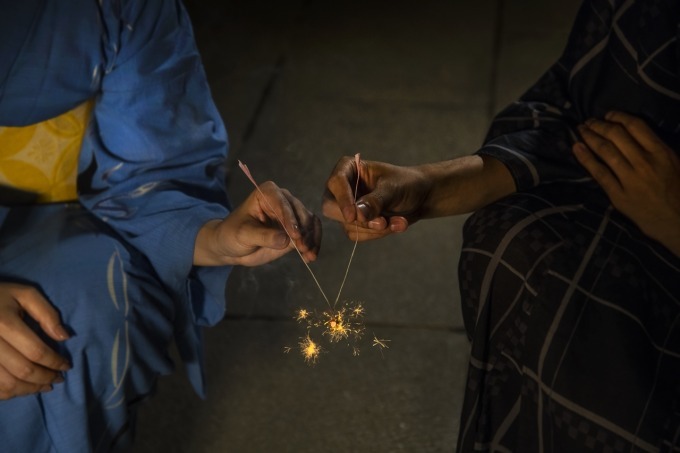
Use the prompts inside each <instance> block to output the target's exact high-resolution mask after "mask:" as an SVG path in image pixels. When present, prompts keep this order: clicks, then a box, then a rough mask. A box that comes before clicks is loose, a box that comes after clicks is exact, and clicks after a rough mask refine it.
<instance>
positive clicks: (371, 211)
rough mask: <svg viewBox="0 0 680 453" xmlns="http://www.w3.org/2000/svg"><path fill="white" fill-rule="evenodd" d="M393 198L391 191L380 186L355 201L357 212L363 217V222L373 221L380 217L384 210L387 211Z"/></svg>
mask: <svg viewBox="0 0 680 453" xmlns="http://www.w3.org/2000/svg"><path fill="white" fill-rule="evenodd" d="M392 198H393V194H392V193H391V191H390V190H389V189H388V188H386V187H384V186H381V185H378V186H377V187H376V188H375V190H373V191H372V192H370V193H368V194H366V195H364V196H363V197H361V198H359V199H358V200H357V211H359V213H360V216H363V219H361V220H363V221H369V220H373V219H375V218H377V217H380V216H381V215H382V213H383V211H384V210H386V209H387V210H389V205H390V203H391V200H392Z"/></svg>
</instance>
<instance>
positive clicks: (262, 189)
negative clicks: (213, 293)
mask: <svg viewBox="0 0 680 453" xmlns="http://www.w3.org/2000/svg"><path fill="white" fill-rule="evenodd" d="M320 244H321V221H320V220H319V218H318V217H316V216H315V215H314V214H312V213H311V212H310V211H309V210H307V209H306V208H305V206H304V205H303V204H302V202H300V201H299V200H298V199H297V198H295V197H294V196H293V195H292V194H291V193H290V192H288V191H287V190H285V189H281V188H279V187H278V186H277V185H276V184H274V183H273V182H271V181H269V182H266V183H264V184H261V185H260V186H259V187H258V189H257V190H254V191H253V192H252V193H251V194H250V195H249V196H248V198H247V199H246V200H245V201H244V202H243V203H242V204H241V205H240V206H238V207H237V208H236V209H234V210H233V211H232V212H231V213H230V214H229V215H228V216H227V217H226V218H225V219H223V220H213V221H210V222H208V223H206V224H205V225H204V226H203V228H202V229H201V230H200V232H199V234H198V237H197V239H196V247H195V249H194V264H196V265H203V266H210V265H226V264H232V265H242V266H258V265H261V264H265V263H268V262H270V261H273V260H275V259H277V258H280V257H281V256H283V255H285V254H286V253H288V252H289V251H291V250H292V249H297V250H298V252H299V253H300V256H301V257H302V258H303V259H304V260H305V261H306V262H310V261H314V260H315V259H316V257H317V254H318V252H319V247H320Z"/></svg>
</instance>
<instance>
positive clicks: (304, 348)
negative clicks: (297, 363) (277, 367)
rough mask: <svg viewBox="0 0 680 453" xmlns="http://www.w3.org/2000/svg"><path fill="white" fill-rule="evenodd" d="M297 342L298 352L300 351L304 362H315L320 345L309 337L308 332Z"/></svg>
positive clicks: (319, 351)
mask: <svg viewBox="0 0 680 453" xmlns="http://www.w3.org/2000/svg"><path fill="white" fill-rule="evenodd" d="M299 344H300V352H302V356H303V357H304V358H305V362H307V363H309V364H315V363H316V360H317V359H318V358H319V354H320V353H321V347H320V346H319V345H318V344H316V343H315V342H314V341H313V340H312V339H311V338H309V334H307V336H306V337H305V338H303V339H302V341H300V343H299Z"/></svg>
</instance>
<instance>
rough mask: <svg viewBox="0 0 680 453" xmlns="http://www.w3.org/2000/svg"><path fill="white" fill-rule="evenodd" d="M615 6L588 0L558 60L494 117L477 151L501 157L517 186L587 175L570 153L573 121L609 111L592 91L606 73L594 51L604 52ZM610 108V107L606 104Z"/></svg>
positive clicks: (578, 15)
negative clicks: (481, 145)
mask: <svg viewBox="0 0 680 453" xmlns="http://www.w3.org/2000/svg"><path fill="white" fill-rule="evenodd" d="M612 9H613V7H612V5H611V4H610V3H609V2H605V1H596V0H595V1H589V0H586V1H585V2H584V3H583V5H582V6H581V8H580V10H579V12H578V14H577V17H576V21H575V24H574V26H573V28H572V31H571V34H570V37H569V40H568V43H567V46H566V48H565V50H564V52H563V54H562V55H561V57H560V59H559V60H558V61H557V62H556V63H555V64H554V65H553V66H552V67H551V68H549V69H548V71H547V72H546V73H545V74H544V75H543V76H542V77H541V78H540V79H539V80H538V82H536V84H534V85H533V86H532V87H531V88H530V89H529V90H528V91H527V92H526V93H525V94H523V95H522V96H521V97H520V99H519V100H518V101H516V102H514V103H512V104H511V105H509V106H507V107H506V108H505V109H504V110H502V111H501V112H500V113H499V114H498V115H497V116H496V117H495V118H494V120H493V122H492V124H491V127H490V129H489V132H488V134H487V137H486V139H485V143H484V145H483V147H482V148H481V149H480V150H479V151H477V154H481V155H488V156H491V157H494V158H496V159H498V160H500V161H501V162H503V163H504V164H505V165H506V166H507V167H508V169H509V170H510V172H511V174H512V176H513V178H514V180H515V184H516V186H517V190H523V189H528V188H531V187H534V186H536V185H538V184H541V183H545V182H551V181H557V180H570V181H579V180H589V179H590V178H589V175H588V174H587V172H586V171H585V170H584V169H583V167H582V166H581V165H580V164H579V163H578V162H577V161H576V160H575V158H574V157H573V155H572V152H571V147H572V145H573V144H574V142H575V141H577V140H578V139H579V138H578V135H577V130H576V126H577V125H578V124H580V123H582V122H583V121H585V120H586V119H588V118H590V117H592V116H602V115H604V113H606V112H607V110H606V109H605V107H607V105H606V99H605V98H604V97H603V96H601V95H598V94H597V93H593V92H592V91H593V90H596V89H597V86H596V85H597V83H599V82H598V80H601V79H602V77H603V76H607V75H606V74H604V73H603V71H602V70H601V69H602V68H601V65H600V64H599V62H598V61H597V60H596V59H592V60H591V59H590V58H591V56H593V55H596V54H597V55H599V54H602V53H603V49H604V48H605V47H606V45H607V43H608V35H609V31H610V30H611V20H612V16H613V11H612ZM610 108H611V106H610Z"/></svg>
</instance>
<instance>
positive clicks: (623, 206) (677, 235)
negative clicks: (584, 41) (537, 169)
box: [573, 112, 680, 256]
mask: <svg viewBox="0 0 680 453" xmlns="http://www.w3.org/2000/svg"><path fill="white" fill-rule="evenodd" d="M579 131H580V133H581V136H582V137H583V141H584V143H585V145H584V144H583V143H576V144H574V147H573V151H574V154H575V155H576V158H577V159H578V161H579V162H580V163H581V164H582V165H583V166H584V167H585V168H586V169H587V170H588V171H589V172H590V174H591V175H592V176H593V179H595V181H597V182H598V183H599V184H600V186H602V188H603V189H604V191H605V192H606V193H607V195H608V196H609V199H610V200H611V202H612V205H613V206H614V207H615V208H616V209H617V210H619V211H620V212H621V213H623V214H624V215H626V216H627V217H629V218H630V219H631V220H632V221H633V222H635V224H637V226H638V227H639V228H640V229H641V230H642V231H643V232H644V233H645V234H646V235H648V236H650V237H651V238H653V239H655V240H657V241H659V242H660V243H662V244H663V245H665V246H666V247H667V248H668V249H669V250H671V251H672V252H673V253H675V254H676V255H678V256H680V158H678V155H677V154H676V153H674V152H673V150H672V149H670V148H669V147H668V146H667V145H666V144H665V143H664V142H663V141H662V140H661V139H660V138H659V137H658V136H657V135H656V134H655V133H654V131H653V130H652V129H651V128H650V127H649V126H648V125H647V124H646V123H645V122H644V121H643V120H642V119H639V118H636V117H634V116H631V115H628V114H625V113H621V112H610V113H608V114H607V115H606V116H605V119H604V120H597V119H592V120H588V121H587V122H586V124H585V125H583V126H580V127H579ZM598 158H599V159H598Z"/></svg>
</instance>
